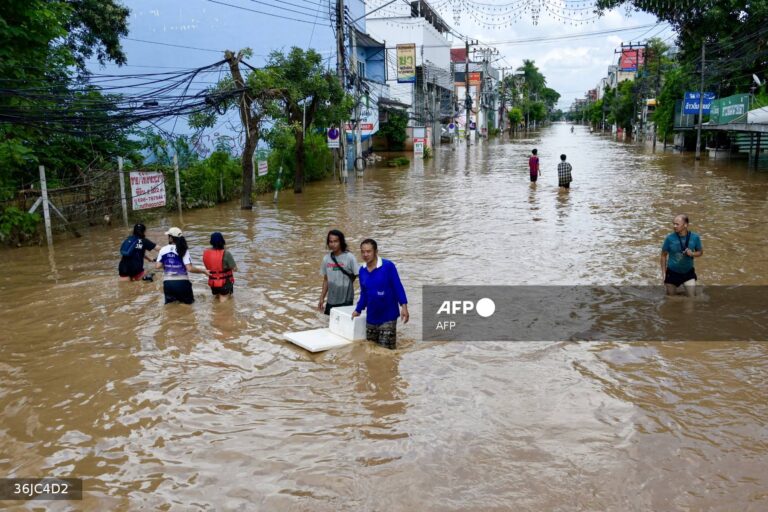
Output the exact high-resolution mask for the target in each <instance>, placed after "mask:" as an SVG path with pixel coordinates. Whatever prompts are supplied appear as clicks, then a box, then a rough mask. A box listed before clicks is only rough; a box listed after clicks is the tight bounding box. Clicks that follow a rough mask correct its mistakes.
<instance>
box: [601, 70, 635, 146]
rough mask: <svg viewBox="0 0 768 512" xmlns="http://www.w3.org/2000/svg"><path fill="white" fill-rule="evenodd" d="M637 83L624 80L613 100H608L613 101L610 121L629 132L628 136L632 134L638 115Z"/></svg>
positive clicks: (608, 99) (607, 99)
mask: <svg viewBox="0 0 768 512" xmlns="http://www.w3.org/2000/svg"><path fill="white" fill-rule="evenodd" d="M634 88H635V82H634V81H632V80H624V81H623V82H621V83H620V84H619V87H618V89H617V90H616V92H615V96H614V97H612V98H606V101H610V100H612V101H611V103H610V105H611V109H610V112H611V113H610V114H609V116H608V120H609V122H611V123H616V124H617V125H618V126H620V127H621V128H623V129H624V130H626V131H627V134H631V133H632V123H633V122H634V119H635V114H636V110H635V108H636V104H635V101H636V97H635V89H634Z"/></svg>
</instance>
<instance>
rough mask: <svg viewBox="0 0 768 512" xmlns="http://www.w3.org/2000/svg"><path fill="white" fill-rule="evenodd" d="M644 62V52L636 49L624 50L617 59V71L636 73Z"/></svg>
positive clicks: (641, 49)
mask: <svg viewBox="0 0 768 512" xmlns="http://www.w3.org/2000/svg"><path fill="white" fill-rule="evenodd" d="M644 61H645V50H644V49H643V48H637V49H634V50H630V49H624V50H622V51H621V58H620V59H619V71H637V68H638V67H639V66H642V65H643V63H644Z"/></svg>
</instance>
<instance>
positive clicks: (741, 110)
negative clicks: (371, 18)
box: [709, 94, 749, 124]
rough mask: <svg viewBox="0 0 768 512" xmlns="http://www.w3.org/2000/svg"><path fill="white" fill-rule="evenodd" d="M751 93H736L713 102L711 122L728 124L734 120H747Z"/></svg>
mask: <svg viewBox="0 0 768 512" xmlns="http://www.w3.org/2000/svg"><path fill="white" fill-rule="evenodd" d="M748 111H749V94H734V95H733V96H728V97H727V98H721V99H719V100H715V101H714V102H712V109H711V110H710V113H709V124H727V123H732V122H734V121H740V122H743V123H746V122H747V112H748Z"/></svg>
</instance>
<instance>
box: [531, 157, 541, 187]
mask: <svg viewBox="0 0 768 512" xmlns="http://www.w3.org/2000/svg"><path fill="white" fill-rule="evenodd" d="M538 154H539V150H538V149H534V150H532V151H531V156H530V157H529V158H528V170H529V171H530V173H531V182H532V183H536V180H537V179H539V176H541V169H540V168H539V157H538Z"/></svg>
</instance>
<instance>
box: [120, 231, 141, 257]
mask: <svg viewBox="0 0 768 512" xmlns="http://www.w3.org/2000/svg"><path fill="white" fill-rule="evenodd" d="M138 243H139V237H137V236H134V235H131V236H129V237H128V238H126V239H125V240H123V244H122V245H121V246H120V256H130V255H131V254H133V250H134V249H135V248H136V245H137V244H138Z"/></svg>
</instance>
